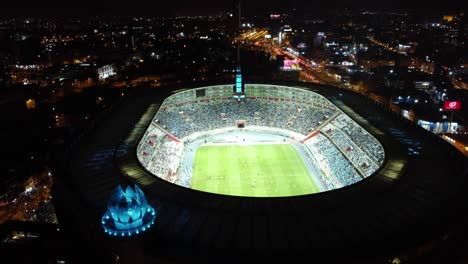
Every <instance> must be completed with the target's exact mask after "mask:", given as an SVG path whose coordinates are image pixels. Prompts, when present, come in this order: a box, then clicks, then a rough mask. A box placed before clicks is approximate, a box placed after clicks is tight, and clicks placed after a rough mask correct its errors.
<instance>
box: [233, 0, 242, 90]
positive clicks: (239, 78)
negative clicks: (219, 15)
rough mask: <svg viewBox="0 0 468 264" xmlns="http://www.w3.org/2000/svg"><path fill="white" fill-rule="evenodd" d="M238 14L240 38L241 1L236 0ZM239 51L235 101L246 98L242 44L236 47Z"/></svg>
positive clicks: (238, 33) (238, 34)
mask: <svg viewBox="0 0 468 264" xmlns="http://www.w3.org/2000/svg"><path fill="white" fill-rule="evenodd" d="M236 11H237V12H236V13H237V36H238V37H240V29H241V20H242V15H241V0H236ZM236 51H237V58H236V63H237V66H236V75H235V78H236V79H235V80H236V81H235V84H234V87H233V94H232V97H233V98H235V99H241V98H245V92H244V81H243V79H242V68H241V60H240V42H238V43H237V47H236Z"/></svg>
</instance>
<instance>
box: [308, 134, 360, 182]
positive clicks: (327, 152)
mask: <svg viewBox="0 0 468 264" xmlns="http://www.w3.org/2000/svg"><path fill="white" fill-rule="evenodd" d="M304 144H305V145H306V146H307V147H308V148H309V149H310V150H311V151H312V154H313V156H314V158H315V159H316V160H317V163H318V165H319V166H320V169H321V170H322V171H323V172H324V174H325V176H326V177H328V178H329V179H327V181H328V182H330V183H331V184H333V185H334V186H336V187H342V186H347V185H350V184H353V183H355V182H358V181H360V180H361V179H362V177H361V176H360V175H359V173H358V172H357V171H356V170H355V168H354V166H353V165H352V164H351V163H350V162H349V161H348V160H347V159H346V158H345V157H344V156H343V154H342V153H341V152H340V151H339V150H338V149H337V148H336V147H335V146H334V145H333V143H332V142H331V141H330V140H329V139H328V138H326V137H325V136H324V135H321V134H318V135H316V136H315V137H313V138H311V139H310V140H308V141H306V142H305V143H304ZM333 178H335V179H336V180H337V181H338V182H339V186H337V184H335V182H336V181H334V179H333Z"/></svg>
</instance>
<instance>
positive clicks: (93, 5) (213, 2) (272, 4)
mask: <svg viewBox="0 0 468 264" xmlns="http://www.w3.org/2000/svg"><path fill="white" fill-rule="evenodd" d="M233 6H234V1H233V0H196V1H193V0H192V1H190V0H179V1H167V0H166V1H148V0H130V1H126V2H122V1H115V0H113V1H111V0H94V1H93V0H80V1H74V2H71V1H58V0H43V1H38V2H32V3H31V2H29V1H24V0H23V1H8V2H4V3H2V8H1V9H0V15H15V16H17V15H58V16H61V15H83V16H86V15H95V14H103V15H110V14H116V15H140V14H141V15H155V16H159V15H167V16H174V15H212V14H216V13H219V12H223V11H229V10H231V9H233ZM363 7H364V8H365V7H368V8H397V9H402V8H403V9H407V8H410V9H419V8H421V9H423V10H427V9H431V8H432V9H435V10H446V9H447V10H461V9H465V10H466V7H467V3H466V1H461V0H439V1H436V2H435V1H428V0H424V1H421V0H388V1H386V2H382V1H376V0H327V1H324V0H320V1H318V0H289V1H286V0H281V1H278V0H270V1H268V0H253V1H247V0H244V1H243V10H244V12H245V14H247V15H251V14H257V13H266V12H273V11H280V12H283V11H288V10H292V9H293V8H296V9H297V10H299V11H303V12H304V11H307V12H314V11H317V10H321V9H343V8H363Z"/></svg>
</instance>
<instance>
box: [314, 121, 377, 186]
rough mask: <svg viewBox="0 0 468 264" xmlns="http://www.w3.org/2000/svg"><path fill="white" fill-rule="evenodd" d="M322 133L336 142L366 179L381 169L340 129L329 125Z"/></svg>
mask: <svg viewBox="0 0 468 264" xmlns="http://www.w3.org/2000/svg"><path fill="white" fill-rule="evenodd" d="M321 131H322V133H324V134H325V135H327V136H329V137H330V138H331V139H332V140H333V141H334V142H335V144H336V145H337V146H338V147H339V148H340V149H341V150H342V151H343V153H344V154H345V155H346V157H348V159H349V160H351V162H352V163H353V164H354V166H355V167H356V168H358V169H359V170H360V171H362V172H363V174H364V175H365V176H366V177H367V176H370V175H371V174H372V173H374V172H375V171H376V170H377V169H378V168H379V167H378V166H377V165H376V164H375V163H374V161H373V160H371V159H370V158H369V157H368V156H367V155H366V153H365V152H364V151H362V149H361V148H360V147H359V146H357V145H356V144H355V143H354V142H353V141H352V140H350V139H349V137H348V136H347V135H346V134H345V133H344V132H343V131H341V130H340V129H339V128H337V127H335V126H333V125H332V124H327V125H326V126H325V127H323V128H322V129H321Z"/></svg>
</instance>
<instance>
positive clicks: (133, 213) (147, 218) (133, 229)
mask: <svg viewBox="0 0 468 264" xmlns="http://www.w3.org/2000/svg"><path fill="white" fill-rule="evenodd" d="M155 219H156V211H155V210H154V208H153V207H151V206H150V205H149V204H148V202H147V201H146V197H145V195H144V194H143V191H141V189H140V187H138V185H136V184H135V187H134V188H132V187H131V186H127V188H126V189H125V191H124V190H123V189H122V186H120V185H119V186H117V188H116V189H115V191H114V192H113V194H112V195H111V197H110V199H109V205H108V208H107V212H106V213H105V214H104V216H103V217H102V222H101V223H102V227H103V228H104V232H106V233H108V234H109V235H113V236H131V235H136V234H139V233H140V232H144V231H146V230H147V229H148V228H150V227H151V225H153V224H154V220H155Z"/></svg>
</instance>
